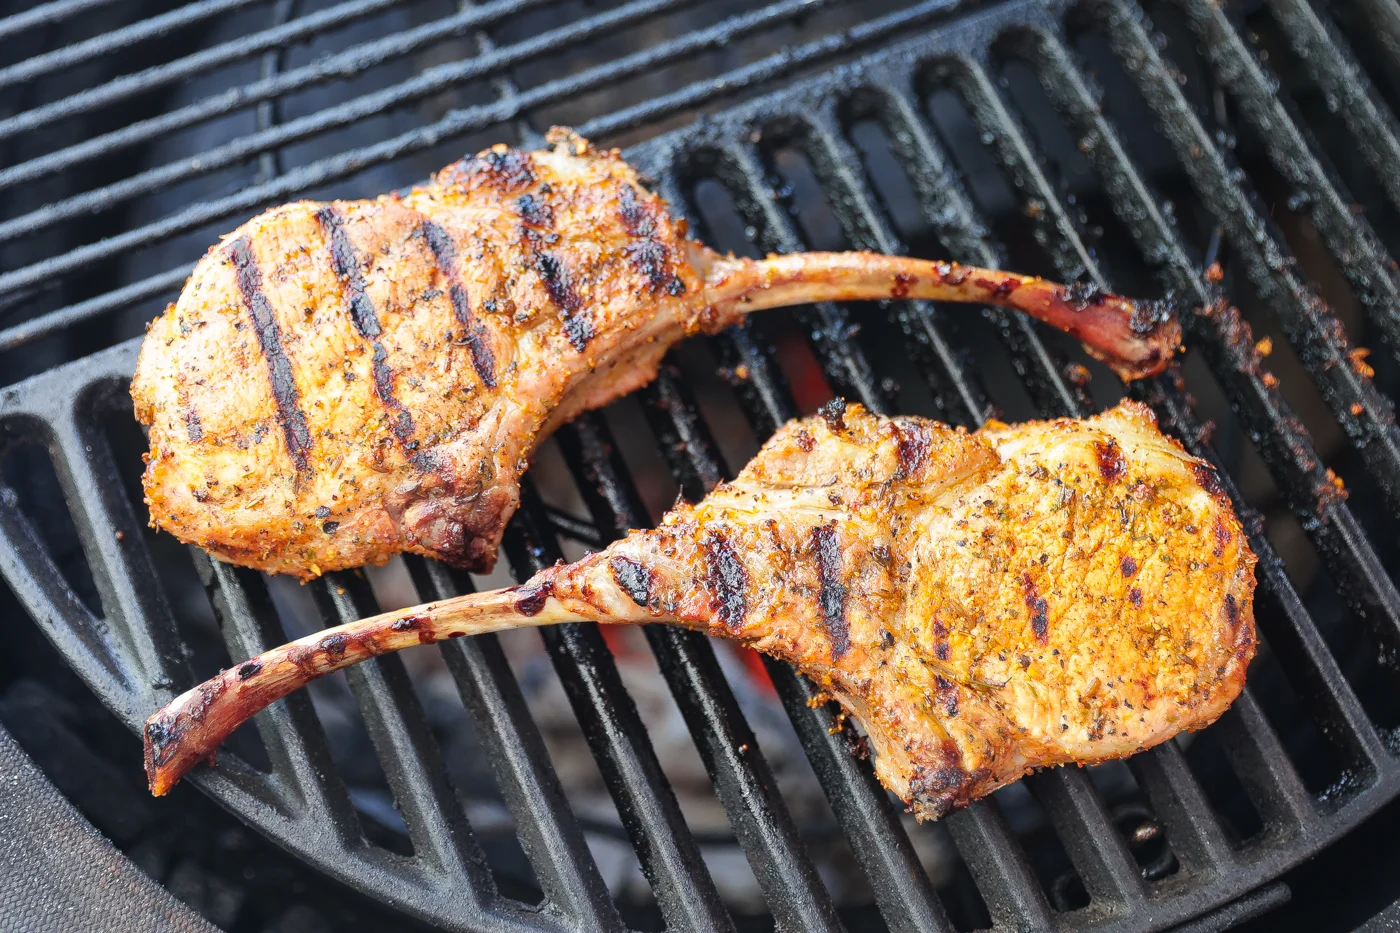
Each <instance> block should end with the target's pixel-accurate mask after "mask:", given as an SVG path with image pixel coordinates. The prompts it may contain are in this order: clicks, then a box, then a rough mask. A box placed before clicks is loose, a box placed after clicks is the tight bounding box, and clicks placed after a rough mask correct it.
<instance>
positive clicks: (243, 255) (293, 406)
mask: <svg viewBox="0 0 1400 933" xmlns="http://www.w3.org/2000/svg"><path fill="white" fill-rule="evenodd" d="M228 251H229V258H231V259H232V260H233V270H234V275H235V277H236V278H237V280H238V291H239V292H240V293H242V295H243V303H244V304H245V305H247V307H248V315H249V316H250V317H251V318H252V319H253V330H254V331H256V332H257V335H258V346H259V347H260V348H261V349H262V355H263V359H265V360H266V361H267V372H268V375H269V376H270V377H271V378H272V400H273V401H274V402H275V403H276V405H277V421H278V423H279V424H281V425H282V433H283V434H284V435H286V438H287V453H288V454H289V455H290V456H291V458H292V463H293V464H295V465H296V468H297V472H298V473H305V472H306V471H307V470H308V469H310V466H311V464H310V461H309V460H308V459H307V452H308V451H310V450H311V432H310V430H308V429H307V427H306V413H305V412H303V411H302V410H301V395H300V393H298V392H297V384H296V379H295V378H293V376H292V361H291V360H290V359H288V358H287V351H286V349H285V348H283V346H282V328H281V327H280V326H278V324H277V315H276V314H275V313H274V312H273V310H272V304H271V303H270V302H269V301H268V300H267V296H266V295H264V294H263V290H262V272H261V271H260V270H259V269H258V261H257V259H256V258H254V256H253V245H252V243H251V242H250V241H249V240H248V238H247V237H246V236H241V237H239V238H238V239H236V240H234V241H233V242H232V243H230V244H229V249H228Z"/></svg>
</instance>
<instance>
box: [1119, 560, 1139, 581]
mask: <svg viewBox="0 0 1400 933" xmlns="http://www.w3.org/2000/svg"><path fill="white" fill-rule="evenodd" d="M1118 571H1119V572H1120V573H1122V574H1123V576H1125V577H1131V576H1132V575H1133V574H1135V573H1137V572H1138V565H1137V561H1135V560H1133V559H1132V558H1131V557H1129V556H1127V555H1124V557H1123V559H1122V560H1120V561H1119V562H1118Z"/></svg>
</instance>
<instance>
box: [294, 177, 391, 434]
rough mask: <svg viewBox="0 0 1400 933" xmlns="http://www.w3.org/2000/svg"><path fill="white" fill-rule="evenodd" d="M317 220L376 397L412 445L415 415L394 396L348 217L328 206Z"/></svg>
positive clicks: (385, 357)
mask: <svg viewBox="0 0 1400 933" xmlns="http://www.w3.org/2000/svg"><path fill="white" fill-rule="evenodd" d="M316 220H317V221H318V222H319V223H320V224H321V229H322V230H323V231H325V234H326V238H327V240H328V241H329V242H330V247H331V268H333V269H334V270H335V274H336V275H337V276H338V277H339V278H340V281H341V282H342V283H344V286H345V303H346V305H347V306H348V307H349V309H350V320H351V321H352V322H353V323H354V325H355V330H356V331H357V332H358V333H359V335H360V336H361V337H363V338H364V339H365V340H368V341H369V342H370V349H371V351H372V353H373V355H372V356H371V357H370V372H371V373H372V374H373V376H374V394H375V395H376V396H378V397H379V402H380V404H382V405H383V406H384V408H385V410H386V411H387V412H388V413H389V430H391V431H392V432H393V433H394V437H395V438H396V439H397V440H398V442H399V444H400V445H401V446H402V445H408V444H411V443H412V442H413V415H411V414H410V413H409V411H408V409H407V408H405V407H404V404H403V402H401V401H399V398H398V396H397V395H395V394H394V370H393V368H392V367H391V366H390V365H389V351H388V350H386V349H384V344H382V343H380V342H379V336H380V334H382V333H383V329H382V328H381V327H380V326H379V314H378V313H377V312H376V311H375V310H374V302H372V301H370V300H369V295H368V294H367V293H366V291H365V276H364V273H363V271H362V270H361V269H360V257H359V254H358V253H356V252H355V245H354V244H353V243H351V242H350V236H349V234H347V233H346V232H345V218H344V217H342V216H341V214H340V211H339V210H337V209H336V208H334V207H332V206H330V205H327V206H326V207H323V208H321V209H320V210H319V211H317V212H316Z"/></svg>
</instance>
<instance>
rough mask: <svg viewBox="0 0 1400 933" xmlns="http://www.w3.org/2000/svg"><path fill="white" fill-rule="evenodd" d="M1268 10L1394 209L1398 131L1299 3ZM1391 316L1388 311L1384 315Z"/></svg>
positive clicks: (1339, 41) (1357, 70)
mask: <svg viewBox="0 0 1400 933" xmlns="http://www.w3.org/2000/svg"><path fill="white" fill-rule="evenodd" d="M1269 9H1270V10H1271V11H1272V12H1273V16H1274V20H1275V21H1276V22H1277V23H1278V24H1279V26H1280V27H1281V29H1282V32H1283V34H1284V35H1285V36H1286V37H1287V38H1288V41H1289V42H1290V43H1291V44H1292V47H1293V52H1294V54H1295V55H1296V56H1297V57H1298V61H1299V62H1300V63H1301V64H1302V67H1303V68H1304V69H1306V70H1307V72H1308V74H1309V75H1310V76H1311V77H1312V79H1313V81H1315V82H1316V83H1317V86H1318V88H1319V89H1321V91H1322V93H1323V94H1324V95H1325V96H1326V99H1327V100H1329V101H1334V102H1335V103H1336V107H1337V110H1338V112H1339V113H1341V115H1342V119H1343V120H1345V121H1346V125H1347V129H1349V130H1350V131H1351V135H1352V139H1353V140H1354V141H1355V143H1356V146H1357V148H1358V149H1360V150H1361V154H1362V155H1363V156H1364V157H1365V159H1366V161H1367V163H1368V164H1369V165H1370V166H1371V170H1372V171H1374V172H1375V177H1376V179H1377V180H1378V181H1379V182H1380V183H1381V186H1382V187H1384V188H1385V192H1386V194H1387V195H1389V196H1390V201H1391V203H1392V204H1394V205H1395V206H1396V207H1397V208H1400V172H1396V170H1395V169H1396V167H1397V166H1400V125H1397V123H1396V121H1395V115H1394V114H1393V113H1391V112H1390V110H1389V109H1388V108H1387V107H1386V106H1385V104H1384V103H1382V102H1381V99H1380V97H1379V96H1378V95H1377V94H1376V90H1375V88H1374V87H1373V86H1372V84H1371V79H1370V78H1369V77H1367V76H1366V73H1365V72H1364V71H1363V70H1362V69H1361V66H1360V65H1358V64H1357V62H1356V58H1355V57H1354V56H1353V55H1352V52H1351V49H1350V48H1348V47H1347V44H1346V40H1345V39H1343V38H1342V37H1341V36H1340V35H1339V34H1338V33H1337V30H1336V28H1335V27H1334V26H1333V25H1332V24H1331V23H1330V22H1327V21H1324V20H1323V18H1322V17H1321V16H1319V15H1318V13H1317V11H1316V10H1314V9H1313V8H1312V7H1311V6H1310V5H1309V4H1308V3H1306V2H1303V0H1269ZM1390 312H1391V314H1392V315H1393V314H1394V309H1393V308H1392V309H1390Z"/></svg>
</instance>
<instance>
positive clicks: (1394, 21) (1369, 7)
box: [1351, 0, 1400, 62]
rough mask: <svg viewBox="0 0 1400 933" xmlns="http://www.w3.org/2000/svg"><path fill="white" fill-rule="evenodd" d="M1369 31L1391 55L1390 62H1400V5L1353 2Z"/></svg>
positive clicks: (1384, 0)
mask: <svg viewBox="0 0 1400 933" xmlns="http://www.w3.org/2000/svg"><path fill="white" fill-rule="evenodd" d="M1351 5H1352V6H1354V7H1355V8H1356V9H1357V10H1358V11H1359V12H1360V13H1361V15H1362V16H1364V17H1365V18H1366V28H1367V29H1369V30H1370V31H1371V32H1372V33H1373V34H1374V35H1375V37H1376V38H1377V39H1379V40H1380V43H1381V45H1383V46H1384V47H1385V50H1386V51H1387V52H1388V53H1389V54H1390V60H1391V61H1393V62H1395V61H1400V4H1397V3H1396V2H1395V0H1351Z"/></svg>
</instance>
